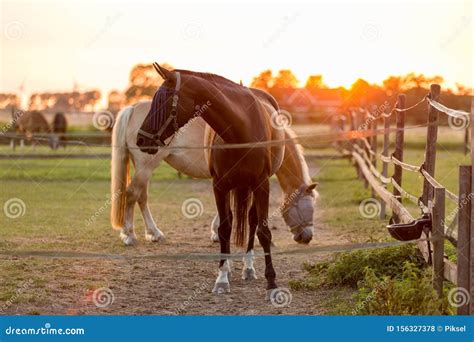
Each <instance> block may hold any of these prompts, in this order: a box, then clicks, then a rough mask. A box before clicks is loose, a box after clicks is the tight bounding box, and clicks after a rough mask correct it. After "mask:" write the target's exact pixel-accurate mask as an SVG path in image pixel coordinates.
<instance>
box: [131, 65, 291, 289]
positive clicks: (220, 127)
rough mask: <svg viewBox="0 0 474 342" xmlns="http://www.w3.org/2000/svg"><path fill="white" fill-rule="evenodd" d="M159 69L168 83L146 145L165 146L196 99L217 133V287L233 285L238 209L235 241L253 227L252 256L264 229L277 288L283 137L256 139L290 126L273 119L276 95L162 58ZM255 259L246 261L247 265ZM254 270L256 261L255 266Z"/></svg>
mask: <svg viewBox="0 0 474 342" xmlns="http://www.w3.org/2000/svg"><path fill="white" fill-rule="evenodd" d="M155 68H156V70H157V72H158V73H160V75H161V76H162V77H163V79H164V80H165V82H164V83H163V84H162V85H161V87H160V88H159V89H158V91H157V92H156V94H155V96H154V98H153V102H152V106H151V109H150V112H149V113H148V115H147V117H146V118H145V121H144V122H143V124H142V126H141V128H140V130H139V131H138V136H137V145H138V146H139V147H140V150H141V151H143V152H147V153H150V154H155V153H156V152H157V151H158V149H159V147H160V146H165V145H167V144H169V142H170V140H171V139H172V136H173V135H174V134H175V133H176V132H177V131H178V129H179V128H180V127H182V126H184V125H185V124H186V123H187V122H188V121H189V120H190V119H192V118H193V112H194V109H195V108H196V106H202V105H203V104H206V105H207V110H206V111H203V112H202V113H201V115H202V118H203V119H204V120H205V121H206V122H207V123H208V124H209V126H210V127H212V129H213V130H214V132H215V133H214V134H211V136H210V138H209V139H208V144H209V145H210V146H212V147H213V149H211V150H209V151H208V153H207V158H208V161H209V171H210V174H211V176H212V179H213V190H214V197H215V201H216V206H217V211H218V213H219V228H218V233H219V242H220V246H221V254H222V259H221V261H220V263H219V275H218V277H217V280H216V283H215V286H214V289H213V292H214V293H217V294H221V293H226V292H230V285H229V280H228V273H229V262H228V260H227V259H226V258H225V257H226V256H229V254H230V237H231V233H232V223H233V216H234V215H235V218H236V220H235V231H236V232H235V242H236V245H237V246H243V245H244V243H245V240H246V236H247V230H249V237H248V244H247V255H248V256H249V259H250V260H251V259H252V256H253V246H254V239H255V233H256V234H257V236H258V239H259V241H260V244H261V245H262V247H263V250H264V253H265V278H266V279H267V292H268V291H271V290H273V289H275V288H277V284H276V281H275V278H276V274H275V270H274V268H273V264H272V257H271V247H270V246H271V238H272V235H271V232H270V229H269V228H268V225H267V219H268V208H269V190H270V189H269V188H270V186H269V178H270V177H271V176H272V175H273V174H274V173H275V172H276V171H278V169H279V168H280V165H281V163H282V160H283V154H284V144H272V145H271V146H269V145H265V146H264V145H259V146H252V145H254V144H258V143H261V142H271V141H276V140H282V139H284V131H283V130H282V129H281V128H278V127H274V125H272V120H271V118H272V115H273V114H274V112H275V103H276V101H275V100H274V99H273V98H272V97H271V96H270V95H268V99H267V100H265V99H263V98H262V97H261V96H256V95H255V93H254V92H252V91H249V89H248V88H246V87H243V86H241V85H239V84H236V83H234V82H232V81H230V80H227V79H225V78H223V77H221V76H217V75H213V74H206V73H197V72H193V71H187V70H175V71H173V72H172V71H169V70H167V69H165V68H163V67H161V66H159V65H158V64H155ZM270 99H271V100H270ZM223 144H248V145H246V146H245V147H242V148H237V149H230V148H225V147H224V148H222V147H220V146H222V145H223ZM231 196H232V197H233V201H234V212H232V210H231ZM249 206H250V209H249ZM247 219H248V222H249V227H247V225H246V223H247ZM248 266H250V265H249V264H247V263H246V265H245V266H244V267H248ZM252 271H253V267H251V268H249V272H252ZM249 278H250V279H251V278H254V275H253V274H251V275H250V277H249ZM268 294H270V293H269V292H268Z"/></svg>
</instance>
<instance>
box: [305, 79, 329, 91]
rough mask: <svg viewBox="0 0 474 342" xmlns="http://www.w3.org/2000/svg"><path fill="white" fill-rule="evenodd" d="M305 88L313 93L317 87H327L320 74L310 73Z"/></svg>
mask: <svg viewBox="0 0 474 342" xmlns="http://www.w3.org/2000/svg"><path fill="white" fill-rule="evenodd" d="M305 88H306V89H308V90H309V91H310V92H312V93H314V92H315V91H317V90H319V89H327V88H328V86H327V85H325V84H324V82H323V76H322V75H311V76H309V77H308V79H307V80H306V85H305Z"/></svg>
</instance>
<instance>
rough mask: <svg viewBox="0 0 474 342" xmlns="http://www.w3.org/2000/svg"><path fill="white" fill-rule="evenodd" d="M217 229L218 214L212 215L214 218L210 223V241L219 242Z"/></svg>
mask: <svg viewBox="0 0 474 342" xmlns="http://www.w3.org/2000/svg"><path fill="white" fill-rule="evenodd" d="M218 229H219V214H216V216H214V219H213V220H212V223H211V241H212V242H219V234H218V233H217V232H218Z"/></svg>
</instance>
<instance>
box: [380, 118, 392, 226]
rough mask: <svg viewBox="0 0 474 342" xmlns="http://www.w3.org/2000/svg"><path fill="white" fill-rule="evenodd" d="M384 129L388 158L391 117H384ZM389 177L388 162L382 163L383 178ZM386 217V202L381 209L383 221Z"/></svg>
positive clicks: (385, 150) (384, 148)
mask: <svg viewBox="0 0 474 342" xmlns="http://www.w3.org/2000/svg"><path fill="white" fill-rule="evenodd" d="M385 113H387V112H386V110H385ZM383 128H384V130H385V132H384V134H383V150H382V154H383V155H384V156H385V157H388V150H389V147H390V133H389V130H390V117H384V118H383ZM387 175H388V163H387V162H382V176H384V177H387ZM384 187H386V185H385V184H384ZM385 215H386V204H385V201H382V203H381V207H380V218H381V219H382V220H384V219H385Z"/></svg>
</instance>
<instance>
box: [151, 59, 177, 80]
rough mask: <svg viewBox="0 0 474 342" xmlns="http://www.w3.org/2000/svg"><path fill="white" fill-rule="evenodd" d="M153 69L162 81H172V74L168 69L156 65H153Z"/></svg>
mask: <svg viewBox="0 0 474 342" xmlns="http://www.w3.org/2000/svg"><path fill="white" fill-rule="evenodd" d="M153 67H154V68H155V70H156V72H157V73H158V74H159V75H160V76H161V77H162V78H163V79H164V80H172V79H173V78H174V73H173V72H172V71H169V70H168V69H166V68H164V67H162V66H161V65H159V64H158V63H156V62H155V63H153Z"/></svg>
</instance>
